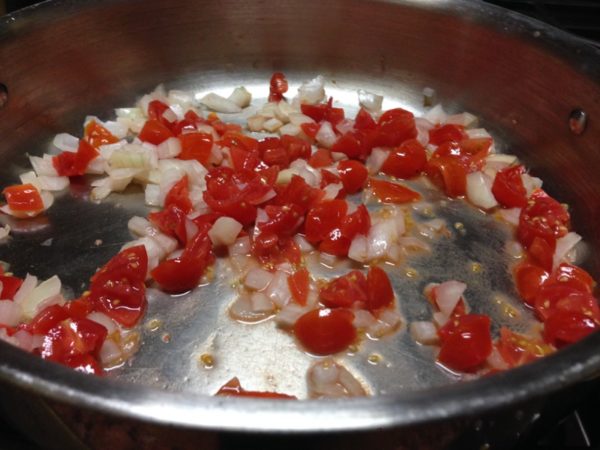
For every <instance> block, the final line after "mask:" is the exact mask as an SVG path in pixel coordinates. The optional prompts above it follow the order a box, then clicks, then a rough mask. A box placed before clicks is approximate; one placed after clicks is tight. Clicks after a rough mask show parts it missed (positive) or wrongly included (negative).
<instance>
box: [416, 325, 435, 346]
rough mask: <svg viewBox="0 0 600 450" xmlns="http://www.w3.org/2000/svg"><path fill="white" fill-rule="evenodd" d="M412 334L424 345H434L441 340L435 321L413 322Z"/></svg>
mask: <svg viewBox="0 0 600 450" xmlns="http://www.w3.org/2000/svg"><path fill="white" fill-rule="evenodd" d="M410 335H411V336H412V338H413V339H414V340H415V341H417V342H418V343H419V344H423V345H434V344H437V343H438V341H439V337H438V333H437V327H436V326H435V325H434V324H433V322H425V321H416V322H411V324H410Z"/></svg>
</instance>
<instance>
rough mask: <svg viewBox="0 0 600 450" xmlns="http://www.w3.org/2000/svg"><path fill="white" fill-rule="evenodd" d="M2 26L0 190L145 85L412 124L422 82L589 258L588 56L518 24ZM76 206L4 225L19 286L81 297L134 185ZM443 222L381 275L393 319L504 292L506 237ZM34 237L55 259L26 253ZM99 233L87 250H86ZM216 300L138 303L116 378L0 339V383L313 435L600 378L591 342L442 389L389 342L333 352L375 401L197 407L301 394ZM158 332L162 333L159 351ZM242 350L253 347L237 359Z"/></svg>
mask: <svg viewBox="0 0 600 450" xmlns="http://www.w3.org/2000/svg"><path fill="white" fill-rule="evenodd" d="M0 20H1V22H0V62H1V63H2V70H1V71H0V83H3V84H4V85H6V87H7V88H8V91H9V92H10V98H9V101H8V103H7V105H6V107H5V108H4V109H2V110H1V111H0V136H2V141H1V142H0V179H1V180H2V182H3V184H4V183H6V182H10V181H15V180H16V177H17V175H18V173H20V172H22V171H23V170H24V169H25V168H26V167H27V165H28V163H27V160H26V158H25V157H24V155H25V153H26V152H29V153H41V152H42V151H44V150H45V147H46V145H47V143H48V140H49V139H50V138H51V137H52V136H53V135H54V134H55V133H57V132H61V131H70V132H73V133H75V134H77V133H79V132H80V126H81V123H82V120H83V118H84V117H85V115H87V114H96V115H99V116H100V117H105V118H107V117H109V115H110V113H111V108H113V107H117V106H127V105H130V104H132V103H133V102H134V101H135V99H136V97H138V96H139V95H141V94H143V93H145V92H147V91H149V90H151V89H152V88H153V87H154V86H155V85H157V84H158V83H161V82H164V83H166V85H167V87H169V88H175V87H177V88H188V89H193V90H195V91H198V92H204V91H208V90H218V89H227V88H230V87H233V86H236V85H240V84H243V85H245V86H248V87H250V88H252V90H253V91H254V92H255V93H256V94H257V95H258V96H260V95H262V96H264V95H266V92H267V91H266V90H267V83H266V81H267V80H268V79H269V76H270V74H271V72H272V71H273V70H281V71H284V72H285V73H286V74H287V75H288V78H289V79H290V82H291V84H296V85H297V84H298V83H300V82H301V81H302V80H304V79H307V78H309V77H311V76H314V75H315V74H318V73H321V74H323V75H324V76H325V77H326V79H327V80H328V81H329V85H328V93H329V94H331V95H333V96H334V98H336V99H338V100H340V101H341V102H342V103H343V104H354V103H355V97H354V96H355V94H354V92H355V90H356V89H357V88H365V89H368V90H371V91H374V92H377V93H381V94H384V95H385V96H386V99H391V100H392V101H396V102H399V103H400V104H402V105H403V106H405V107H408V108H410V109H412V110H415V111H418V110H420V108H421V102H422V98H421V97H422V95H421V92H422V90H423V88H424V87H426V86H429V87H433V88H434V89H435V90H436V93H437V96H438V99H439V100H440V101H441V102H442V103H443V104H444V105H445V106H447V107H448V109H450V110H451V111H460V110H463V109H466V110H468V111H470V112H473V113H475V114H477V115H479V116H480V117H481V118H482V119H483V121H484V123H483V124H484V126H486V127H487V128H489V129H490V130H491V131H492V132H493V133H494V134H495V136H496V137H497V138H498V139H499V141H500V142H501V143H502V147H503V148H504V149H505V150H507V151H510V152H511V153H516V154H518V155H519V156H520V157H521V158H522V159H523V160H524V161H525V163H526V165H527V166H528V167H530V168H531V169H532V171H533V173H534V174H535V175H537V176H541V177H542V178H543V179H544V180H546V182H547V183H546V186H547V188H548V190H549V192H550V193H551V194H553V195H555V196H556V197H558V198H559V199H560V200H561V201H564V202H567V203H569V204H571V205H572V206H573V208H572V214H573V224H574V228H575V229H576V230H577V231H578V232H579V233H580V234H582V235H583V236H584V239H585V240H586V241H587V242H588V244H589V247H590V248H591V249H598V248H600V235H598V234H597V233H596V232H595V231H596V230H595V228H596V226H595V225H596V224H597V223H600V179H598V177H597V175H596V174H597V168H598V167H600V152H598V151H597V142H599V141H600V128H599V125H598V122H597V121H596V120H595V118H597V117H599V116H600V102H599V101H598V100H599V99H600V85H599V84H598V81H597V80H598V79H600V78H599V75H600V55H599V53H598V51H597V50H595V49H592V48H591V47H587V46H586V45H583V44H581V43H580V42H579V41H577V40H576V39H574V38H571V37H569V36H567V35H564V34H563V33H561V32H558V31H556V30H554V29H551V28H549V27H546V26H544V25H541V24H539V23H537V22H535V21H531V20H528V19H523V18H521V17H520V16H517V15H514V14H511V13H507V12H504V11H503V10H500V9H498V8H494V7H490V6H487V5H483V4H481V3H479V2H469V1H416V0H412V1H409V0H406V1H358V0H348V1H341V0H334V1H328V2H318V1H312V0H309V1H302V2H300V1H293V0H284V1H280V2H276V3H274V2H261V1H257V2H239V1H234V0H229V1H222V2H194V1H192V0H180V1H172V2H168V3H167V2H162V1H160V0H145V1H143V2H142V1H116V0H114V1H108V2H107V1H103V2H97V1H91V0H89V1H80V2H74V1H57V2H51V3H47V4H43V5H41V6H39V7H35V8H31V9H29V10H27V11H24V12H21V13H18V14H16V15H14V16H8V17H5V18H3V19H0ZM385 106H386V107H391V106H392V104H391V103H388V104H386V105H385ZM574 108H582V109H584V110H585V111H586V112H587V114H588V119H589V120H588V123H587V129H586V131H585V133H583V134H582V135H581V136H575V135H573V134H571V132H570V131H569V126H568V124H567V121H566V120H565V119H566V118H568V116H569V113H570V111H572V110H573V109H574ZM87 193H88V190H87V187H86V185H85V184H81V185H79V184H76V185H74V186H72V188H71V190H70V191H69V192H67V193H65V194H64V195H63V196H62V197H61V198H59V199H57V205H56V207H54V208H53V209H52V210H51V211H50V212H49V213H48V217H47V218H41V219H36V220H35V221H32V222H28V223H19V224H16V223H12V224H11V225H12V226H13V228H14V229H15V237H14V239H13V240H12V241H11V242H10V243H9V244H8V245H7V246H2V247H0V259H2V260H7V261H10V262H11V263H13V264H14V269H15V271H16V272H17V273H19V274H21V275H23V274H24V273H25V272H26V271H29V272H31V273H35V274H37V275H38V276H40V277H48V276H50V275H52V274H54V273H59V274H60V275H61V278H62V279H63V282H64V284H65V285H66V286H69V287H70V288H71V289H72V291H73V293H74V294H77V293H79V292H81V290H82V289H83V285H82V282H85V280H87V279H88V278H89V276H90V275H91V274H92V273H93V272H94V270H95V268H96V267H97V266H98V265H99V264H101V262H103V261H106V260H107V259H108V258H109V257H110V256H111V255H113V254H114V253H115V252H116V251H117V250H118V248H120V246H121V245H122V243H123V242H125V241H126V240H129V239H130V236H129V233H128V232H127V229H126V223H127V220H128V219H129V217H130V216H131V215H133V214H142V215H143V214H144V213H145V208H144V207H142V206H140V205H141V201H140V199H141V193H140V192H139V191H135V190H132V191H130V192H128V193H126V194H124V195H113V196H112V197H111V198H110V199H109V201H106V202H104V203H102V204H92V203H90V202H89V201H88V200H87ZM582 200H583V201H582ZM440 215H442V216H444V217H447V218H448V219H449V220H450V221H451V222H453V223H454V222H459V221H460V222H462V223H463V224H464V225H465V229H466V230H467V233H466V236H462V235H461V234H460V233H454V238H453V239H452V240H442V241H440V242H439V243H438V244H437V245H438V246H439V248H437V249H436V252H435V255H436V256H435V257H433V258H429V259H427V258H415V259H414V260H411V261H410V262H409V263H408V264H410V266H411V267H414V268H415V269H416V270H417V272H418V273H419V274H422V276H420V277H417V278H408V277H406V276H403V275H402V272H401V271H400V270H399V271H398V272H399V273H397V274H396V276H395V277H394V284H395V287H396V288H397V292H398V293H399V297H400V301H401V303H400V304H401V310H402V312H403V314H404V315H405V317H406V318H408V319H409V320H411V319H412V320H414V319H417V318H425V317H427V315H428V312H427V310H426V309H424V307H425V305H424V303H423V299H422V298H420V292H421V291H422V287H423V286H424V285H425V284H426V283H427V282H428V281H439V280H443V279H446V277H448V278H450V277H452V278H461V279H465V281H467V283H468V284H469V289H470V290H469V291H468V293H467V295H468V296H469V299H470V303H471V305H472V306H473V308H474V309H475V310H480V311H486V312H489V313H492V314H493V315H494V316H495V317H500V314H499V313H498V311H496V310H494V308H496V306H494V303H493V302H490V301H489V300H490V298H491V297H493V295H494V294H495V293H496V292H504V293H505V294H506V295H508V296H509V297H510V296H512V295H513V294H514V292H513V291H512V288H511V287H510V277H509V274H508V272H507V270H506V264H507V262H506V260H504V259H503V258H499V257H498V256H497V255H498V253H499V251H500V250H501V247H502V245H503V236H505V233H506V230H505V229H503V227H501V226H499V225H497V224H496V223H495V222H493V223H492V222H490V221H489V220H487V218H485V217H484V216H483V215H481V214H480V213H478V212H477V211H476V210H474V209H472V208H470V207H468V206H466V205H463V204H460V203H458V202H449V203H448V204H447V206H446V207H445V208H443V211H440ZM50 238H51V239H52V241H51V243H52V245H41V244H42V243H45V244H47V243H48V241H47V240H48V239H50ZM98 239H101V240H102V244H101V245H96V244H95V242H96V240H98ZM597 255H598V252H594V251H591V252H590V253H589V255H588V258H587V260H586V264H585V265H586V267H587V268H588V269H589V270H590V271H591V272H592V274H594V276H595V277H596V278H598V277H599V275H600V270H599V268H600V257H599V256H597ZM473 261H476V262H480V263H482V265H483V267H484V271H483V274H475V273H468V271H467V267H468V264H470V263H471V262H473ZM425 268H426V270H425ZM436 278H438V279H437V280H436ZM466 278H468V279H466ZM224 292H226V290H224V289H223V286H221V285H220V284H219V283H215V284H213V285H211V286H208V287H207V288H201V289H200V290H198V291H196V292H194V293H192V294H190V295H188V296H187V297H185V298H167V297H166V296H164V295H162V294H157V295H156V296H154V295H153V296H152V298H151V306H150V311H149V314H148V316H147V318H148V319H152V318H154V317H159V316H160V319H161V321H162V325H161V327H160V328H159V329H158V330H156V331H150V330H149V329H148V328H147V327H144V328H143V329H142V333H143V341H144V342H143V346H142V348H141V350H140V352H139V353H138V354H137V355H136V357H135V358H134V359H133V361H132V363H131V365H127V366H126V367H123V368H122V369H119V370H117V371H115V372H114V374H113V375H112V376H110V377H108V378H106V379H99V378H94V377H86V376H82V375H80V374H77V373H74V372H72V371H69V370H67V369H65V368H63V367H58V366H55V365H53V364H48V363H46V362H44V361H41V360H39V359H37V358H34V357H32V356H30V355H26V354H23V353H22V352H20V351H18V350H16V349H14V348H11V347H9V346H7V345H6V344H4V343H0V351H1V355H2V357H1V360H0V379H2V380H4V381H7V382H9V383H12V384H13V385H16V386H20V387H22V388H25V389H27V390H30V391H32V392H35V393H39V394H43V395H45V396H47V397H50V398H54V399H57V400H61V401H64V402H67V403H74V404H77V405H79V406H85V407H89V408H92V409H96V410H100V411H103V412H108V413H113V414H117V415H123V416H127V417H130V418H137V419H143V420H145V421H151V422H157V423H164V424H173V425H178V426H185V427H196V428H202V429H218V430H236V431H302V432H308V431H313V432H314V431H340V430H358V429H375V428H381V427H386V428H389V427H397V426H407V425H412V424H422V423H426V422H428V421H432V420H438V419H445V418H450V417H459V416H462V415H466V414H474V413H479V412H482V411H485V410H489V409H492V408H498V407H501V406H506V405H509V404H514V403H516V402H519V401H523V400H526V399H530V398H534V397H539V396H541V395H544V394H547V393H549V392H552V391H556V390H558V389H561V388H564V387H566V386H568V385H571V384H573V383H575V382H577V381H580V380H583V379H587V378H589V377H593V376H597V375H598V373H599V372H600V354H598V352H597V351H596V349H597V347H598V345H599V344H600V336H599V335H594V336H592V337H590V338H589V339H587V340H585V341H584V342H582V343H580V344H577V345H575V346H573V347H571V348H569V349H567V350H565V351H561V352H559V353H558V354H556V355H553V356H551V357H549V358H547V359H545V360H543V361H540V362H538V363H535V364H531V365H529V366H527V367H523V368H520V369H518V370H514V371H511V372H509V373H503V374H499V375H496V376H493V377H488V378H485V379H480V380H477V381H471V382H465V383H459V384H456V383H452V382H451V379H450V378H448V377H447V376H446V374H445V373H443V372H442V371H441V369H439V368H437V367H436V366H435V365H434V363H433V360H432V358H431V356H430V355H428V349H426V348H419V347H417V346H416V345H415V344H414V343H413V342H412V340H411V339H410V338H409V336H408V335H407V333H406V329H405V328H404V330H402V331H401V332H400V333H399V334H398V335H397V336H395V337H394V338H392V339H390V340H389V342H386V343H384V345H381V343H379V344H377V346H375V345H374V344H373V343H368V345H367V346H366V347H367V348H365V349H364V350H363V352H362V353H360V354H358V355H355V356H347V357H346V361H347V364H348V365H349V367H350V368H352V369H353V370H354V371H355V372H356V373H357V374H358V375H359V376H360V377H361V378H363V379H364V380H365V381H366V382H367V384H369V385H370V387H371V389H372V390H373V391H374V392H377V393H381V394H385V395H380V396H377V397H374V398H368V399H353V400H345V401H313V402H285V403H284V402H273V401H259V400H248V399H231V398H214V397H207V396H203V395H200V394H199V392H205V393H212V392H214V391H215V390H216V388H217V387H218V386H220V385H221V384H223V383H224V382H225V381H227V379H228V377H230V376H232V375H239V376H240V378H241V379H242V382H243V384H244V385H245V386H247V387H249V388H251V389H278V390H282V391H289V392H292V393H297V394H302V393H303V389H305V388H304V384H303V380H302V377H303V372H304V368H305V367H306V364H307V357H306V356H305V355H303V354H302V353H301V352H299V351H297V350H295V349H294V345H293V341H292V340H291V338H289V337H288V336H287V335H284V334H283V333H282V332H280V331H278V330H276V329H275V328H274V327H273V326H272V322H266V323H265V324H261V325H254V326H248V325H239V324H234V325H226V324H225V321H224V319H223V318H222V314H223V310H224V308H225V307H226V306H227V302H228V299H227V295H224ZM523 314H524V316H526V313H523ZM506 320H508V319H506ZM227 323H229V322H227ZM221 327H222V329H221ZM164 333H169V334H170V338H171V339H170V342H169V343H168V344H167V343H165V342H164V339H163V336H164ZM240 338H241V340H240ZM251 338H257V339H258V340H259V344H257V345H254V344H252V345H250V342H252V340H251ZM236 339H237V340H236ZM245 340H246V341H247V342H244V341H245ZM240 341H241V342H242V343H244V345H241V344H240ZM273 347H275V349H276V350H275V351H273V350H272V348H273ZM209 348H210V351H211V352H212V353H213V354H214V355H215V358H216V364H215V366H214V368H212V369H210V370H207V369H205V368H203V367H202V365H201V364H199V363H198V355H199V354H202V353H204V352H206V351H208V350H207V349H209ZM375 348H376V350H374V349H375ZM371 351H377V352H378V353H381V355H382V356H383V361H382V363H380V364H378V365H371V364H369V363H368V362H367V360H366V356H367V355H369V354H370V352H371ZM282 355H283V356H282ZM249 368H250V369H252V370H248V369H249ZM240 371H245V373H244V374H243V375H242V374H240ZM246 374H248V375H246ZM308 412H309V414H308ZM332 417H335V420H331V418H332Z"/></svg>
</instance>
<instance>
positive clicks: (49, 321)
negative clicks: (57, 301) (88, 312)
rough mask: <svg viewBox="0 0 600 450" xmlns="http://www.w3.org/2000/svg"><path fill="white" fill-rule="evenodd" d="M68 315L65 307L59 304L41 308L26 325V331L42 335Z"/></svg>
mask: <svg viewBox="0 0 600 450" xmlns="http://www.w3.org/2000/svg"><path fill="white" fill-rule="evenodd" d="M69 317H70V316H69V313H68V311H67V310H66V309H65V308H63V307H62V306H60V305H51V306H48V307H47V308H44V309H43V310H41V311H40V312H39V313H37V315H36V316H35V317H34V318H33V319H31V322H29V323H28V324H27V326H26V327H27V331H29V332H30V333H31V334H41V335H44V334H46V333H47V332H48V331H50V329H52V328H54V327H55V326H56V325H58V324H59V323H60V322H62V321H63V320H67V319H68V318H69ZM81 318H82V317H81Z"/></svg>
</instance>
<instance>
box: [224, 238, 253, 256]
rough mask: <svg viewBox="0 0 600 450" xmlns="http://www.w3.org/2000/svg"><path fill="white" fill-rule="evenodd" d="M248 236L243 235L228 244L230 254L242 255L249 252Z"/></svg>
mask: <svg viewBox="0 0 600 450" xmlns="http://www.w3.org/2000/svg"><path fill="white" fill-rule="evenodd" d="M250 248H251V246H250V238H249V237H248V236H244V237H241V238H239V239H238V240H236V241H235V242H234V243H233V244H232V245H230V246H229V255H230V256H243V255H247V254H248V253H250Z"/></svg>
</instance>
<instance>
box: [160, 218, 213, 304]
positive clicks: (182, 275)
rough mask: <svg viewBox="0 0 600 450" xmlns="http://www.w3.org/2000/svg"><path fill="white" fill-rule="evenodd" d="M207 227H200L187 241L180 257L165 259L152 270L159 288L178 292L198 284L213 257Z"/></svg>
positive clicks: (188, 289)
mask: <svg viewBox="0 0 600 450" xmlns="http://www.w3.org/2000/svg"><path fill="white" fill-rule="evenodd" d="M208 229H209V227H208V226H207V227H205V228H204V229H200V230H199V231H198V233H197V234H196V236H195V237H194V238H193V239H192V240H191V241H189V242H188V243H187V245H186V247H185V249H184V250H183V253H182V254H181V256H180V257H178V258H174V259H167V260H165V261H163V262H161V263H160V264H159V265H158V266H157V267H156V268H155V269H154V270H152V272H151V275H152V278H154V280H155V281H156V282H157V283H158V284H159V285H160V287H161V289H163V290H164V291H166V292H170V293H173V294H179V293H182V292H186V291H190V290H192V289H194V288H195V287H196V286H198V283H199V282H200V279H201V278H202V275H203V274H204V271H205V270H206V268H207V267H208V266H209V265H210V264H212V262H213V259H214V257H213V255H212V243H211V240H210V238H209V237H208Z"/></svg>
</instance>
